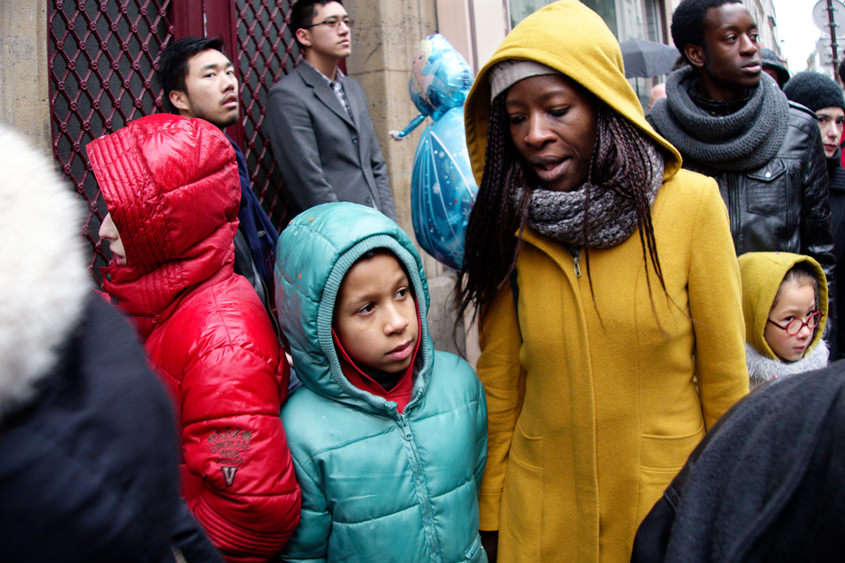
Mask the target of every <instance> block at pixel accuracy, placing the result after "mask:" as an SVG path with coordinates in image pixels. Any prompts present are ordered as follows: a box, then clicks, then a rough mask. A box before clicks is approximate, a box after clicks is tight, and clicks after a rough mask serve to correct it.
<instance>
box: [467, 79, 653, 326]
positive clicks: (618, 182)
mask: <svg viewBox="0 0 845 563" xmlns="http://www.w3.org/2000/svg"><path fill="white" fill-rule="evenodd" d="M573 84H575V85H576V86H578V87H579V88H581V87H580V85H578V84H577V83H575V82H573ZM582 92H585V93H586V95H587V96H588V98H590V99H591V100H592V101H593V105H594V107H595V108H596V143H595V146H594V147H593V153H592V156H591V162H590V167H589V172H588V178H587V186H591V185H601V186H603V187H606V188H609V189H613V190H615V191H619V192H621V193H622V194H623V195H625V196H627V197H630V198H632V199H633V200H634V203H635V208H636V214H637V222H638V225H639V228H638V231H639V235H640V243H641V245H642V251H643V257H644V258H646V261H645V268H646V270H648V262H649V260H648V258H649V257H650V261H651V264H652V267H653V268H654V271H655V273H656V274H657V277H658V279H659V280H660V285H661V286H662V287H663V290H664V292H665V291H666V285H665V283H664V280H663V272H662V270H661V268H660V261H659V259H658V256H657V245H656V242H655V238H654V227H653V226H652V223H651V208H650V205H649V201H648V192H649V191H650V189H651V186H652V185H653V183H654V181H655V179H654V174H655V172H656V170H655V169H654V168H653V166H652V165H651V160H650V158H649V156H648V153H647V151H646V148H645V145H646V144H647V143H651V144H652V145H654V144H655V143H654V141H653V140H652V139H651V138H650V137H648V136H647V135H646V134H645V133H643V132H642V131H640V130H639V129H637V127H636V126H634V125H633V124H632V123H631V122H629V121H628V120H626V119H624V118H623V117H621V116H619V115H618V114H617V113H616V112H614V111H613V110H612V109H611V108H610V107H608V106H607V105H606V104H605V103H604V102H602V101H601V100H599V99H597V98H596V97H595V96H594V95H593V94H591V93H589V92H586V91H585V90H583V89H582ZM506 95H507V90H506V91H505V92H502V93H501V94H499V95H498V96H497V97H496V99H494V100H493V103H492V105H491V108H490V118H489V123H488V129H487V149H486V152H485V155H484V172H483V174H482V177H481V186H480V187H479V190H478V195H477V199H476V202H475V205H474V206H473V209H472V212H471V213H470V217H469V223H468V225H467V232H466V242H465V251H464V263H463V267H462V268H461V274H462V275H461V276H459V277H458V280H457V283H456V287H455V300H456V305H457V307H458V310H459V314H458V318H460V317H461V316H462V315H463V313H464V312H465V311H466V309H467V308H468V307H469V306H470V305H474V308H475V310H476V312H477V310H478V308H479V307H483V306H484V305H486V304H489V303H490V302H491V301H492V300H493V298H494V297H495V295H496V292H497V291H498V290H499V288H501V287H502V285H503V284H504V283H505V282H506V280H507V279H508V277H509V276H510V274H511V272H513V270H514V268H515V267H516V260H517V257H518V255H519V249H520V246H521V244H522V233H523V230H524V228H525V225H526V222H527V219H528V209H529V202H530V199H531V191H532V190H531V183H533V182H535V181H536V180H534V179H533V178H534V172H533V171H532V170H530V169H529V168H528V167H527V165H526V164H525V162H524V159H523V158H522V156H521V155H520V154H519V153H518V152H517V149H516V147H515V146H514V144H513V141H512V139H511V136H510V130H509V126H508V118H507V113H506V111H505V97H506ZM529 180H530V182H531V183H529ZM584 206H585V210H584V211H585V213H584V216H585V217H588V216H589V206H590V188H589V187H588V188H587V197H586V201H585V202H584ZM515 232H518V236H517V237H515V236H514V233H515ZM589 233H590V225H589V223H588V222H586V221H585V224H584V230H583V240H584V241H586V240H587V238H588V236H589ZM584 253H585V261H586V266H587V272H588V275H589V271H590V261H589V249H588V247H587V245H586V244H585V245H584ZM648 279H649V278H648V276H646V281H647V283H648V284H649V291H651V285H650V282H649V281H648ZM590 290H591V291H592V280H590Z"/></svg>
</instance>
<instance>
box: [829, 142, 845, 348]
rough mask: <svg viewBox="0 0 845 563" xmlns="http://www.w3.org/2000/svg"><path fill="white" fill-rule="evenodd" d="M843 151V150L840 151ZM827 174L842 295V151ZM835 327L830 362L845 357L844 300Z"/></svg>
mask: <svg viewBox="0 0 845 563" xmlns="http://www.w3.org/2000/svg"><path fill="white" fill-rule="evenodd" d="M840 150H841V149H840ZM827 173H828V176H829V177H830V218H831V226H832V230H833V253H834V256H835V257H836V264H837V266H836V270H835V272H834V276H835V278H836V280H835V288H834V290H835V292H836V294H837V295H842V290H843V288H845V284H843V283H840V279H841V276H842V275H843V273H845V268H842V267H841V264H842V262H843V259H845V168H843V167H842V165H841V162H840V151H836V154H835V155H833V157H831V158H828V159H827ZM833 313H835V320H834V322H835V326H834V327H833V328H832V331H831V337H832V338H831V342H830V361H834V360H838V359H839V358H842V357H843V356H845V331H843V330H842V329H843V326H842V325H843V321H842V319H845V306H843V304H842V298H841V297H840V298H839V299H837V306H836V310H835V311H831V318H832V319H834V315H833Z"/></svg>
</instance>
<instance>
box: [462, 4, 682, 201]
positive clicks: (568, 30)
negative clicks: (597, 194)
mask: <svg viewBox="0 0 845 563" xmlns="http://www.w3.org/2000/svg"><path fill="white" fill-rule="evenodd" d="M508 59H528V60H533V61H537V62H539V63H542V64H544V65H546V66H548V67H551V68H553V69H555V70H558V71H560V72H561V73H562V74H564V75H566V76H567V77H569V78H570V79H572V80H574V81H575V82H577V83H579V84H580V85H581V86H583V87H584V88H586V89H587V90H589V91H590V92H592V93H593V94H594V95H595V96H596V97H597V98H599V99H600V100H602V101H604V102H605V103H606V104H607V105H608V106H610V107H611V108H613V109H614V110H616V111H617V112H618V113H619V114H621V115H622V116H623V117H625V119H627V120H628V121H630V122H632V123H633V124H634V125H636V126H637V127H639V128H640V129H642V130H643V131H644V132H645V133H646V134H648V135H649V136H650V137H652V138H653V139H654V140H655V141H656V142H657V143H658V144H659V145H660V146H661V147H663V148H664V149H665V151H664V152H665V155H666V166H665V171H664V174H663V176H664V179H668V178H670V177H671V176H673V175H674V174H675V172H677V171H678V169H679V168H680V167H681V155H680V153H678V151H677V150H676V149H675V147H673V146H672V145H671V144H670V143H669V141H667V140H666V139H664V138H663V137H661V136H660V135H658V134H657V132H656V131H655V130H654V129H652V128H651V125H649V123H648V122H647V121H646V119H645V116H644V115H643V110H642V106H641V105H640V101H639V100H638V99H637V96H636V94H635V93H634V91H633V90H632V89H631V85H630V84H628V81H627V80H626V79H625V69H624V66H623V63H622V52H621V51H620V50H619V43H618V42H617V41H616V38H615V37H614V36H613V34H612V33H611V31H610V29H608V27H607V25H605V23H604V21H603V20H602V19H601V17H600V16H599V15H598V14H596V13H595V12H593V11H592V10H590V9H589V8H587V7H586V6H584V5H583V4H581V3H580V2H578V1H577V0H560V1H559V2H555V3H554V4H550V5H548V6H546V7H544V8H541V9H540V10H537V11H536V12H534V13H533V14H531V15H530V16H528V17H527V18H525V19H524V20H522V22H520V24H519V25H517V26H516V27H515V28H514V29H513V30H512V31H511V32H510V33H509V34H508V36H507V37H505V40H504V41H503V42H502V44H501V45H499V48H498V49H497V50H496V52H495V53H494V54H493V56H492V57H491V58H490V60H489V61H487V63H486V64H485V65H484V66H483V67H482V68H481V70H480V71H479V73H478V75H477V76H476V77H475V82H474V83H473V85H472V89H471V90H470V92H469V96H468V97H467V101H466V105H465V106H464V109H465V114H464V123H465V126H466V137H467V146H468V147H469V156H470V160H471V162H472V170H473V174H474V175H475V180H476V182H478V184H479V185H481V173H482V171H483V169H484V151H485V150H486V147H487V121H488V119H489V115H490V80H489V77H488V76H489V73H490V69H491V68H492V67H493V66H495V65H496V64H497V63H499V62H501V61H504V60H508Z"/></svg>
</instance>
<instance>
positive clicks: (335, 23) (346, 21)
mask: <svg viewBox="0 0 845 563" xmlns="http://www.w3.org/2000/svg"><path fill="white" fill-rule="evenodd" d="M353 23H354V22H353V21H352V20H351V19H350V18H349V16H343V17H336V16H335V17H331V18H326V19H324V20H323V21H321V22H317V23H312V24H311V25H303V26H302V29H309V28H312V27H316V26H318V25H326V26H329V27H333V28H335V29H340V24H343V25H345V26H346V27H348V28H349V29H352V25H353Z"/></svg>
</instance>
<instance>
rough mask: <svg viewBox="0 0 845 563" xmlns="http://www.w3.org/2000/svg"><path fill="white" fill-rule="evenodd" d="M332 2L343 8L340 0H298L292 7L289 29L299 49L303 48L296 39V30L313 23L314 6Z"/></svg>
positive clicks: (315, 10) (315, 11)
mask: <svg viewBox="0 0 845 563" xmlns="http://www.w3.org/2000/svg"><path fill="white" fill-rule="evenodd" d="M332 2H337V3H338V4H340V5H341V6H343V1H342V0H298V1H297V2H296V4H294V5H293V8H292V9H291V13H290V29H291V33H293V38H294V39H295V40H296V44H297V45H299V47H300V48H302V47H304V45H303V44H302V43H300V42H299V39H297V37H296V32H297V30H299V29H302V28H303V27H306V26H309V25H311V24H312V23H314V14H316V13H317V9H316V7H315V5H317V4H319V5H320V6H325V5H326V4H330V3H332Z"/></svg>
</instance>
